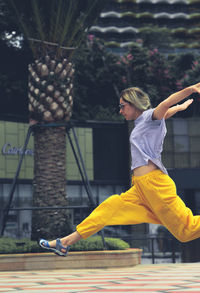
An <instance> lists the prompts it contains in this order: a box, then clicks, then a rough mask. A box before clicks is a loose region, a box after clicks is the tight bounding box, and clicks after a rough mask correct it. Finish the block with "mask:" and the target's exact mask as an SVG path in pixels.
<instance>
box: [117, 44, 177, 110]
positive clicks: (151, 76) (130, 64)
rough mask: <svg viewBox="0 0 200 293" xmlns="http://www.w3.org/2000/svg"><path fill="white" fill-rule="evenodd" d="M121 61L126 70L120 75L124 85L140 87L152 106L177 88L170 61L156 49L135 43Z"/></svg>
mask: <svg viewBox="0 0 200 293" xmlns="http://www.w3.org/2000/svg"><path fill="white" fill-rule="evenodd" d="M121 63H122V65H123V66H124V67H125V70H126V75H125V76H123V77H122V79H123V81H124V84H125V87H129V86H137V87H140V88H142V89H143V90H144V91H145V92H147V93H148V94H149V96H150V99H151V103H152V105H153V107H154V106H156V105H157V104H158V103H159V102H161V101H162V100H163V99H165V98H167V96H168V95H169V94H171V93H172V92H174V91H175V90H176V89H177V85H176V80H175V79H174V76H173V75H172V74H171V66H170V63H169V62H168V61H167V59H166V56H165V55H163V54H161V53H160V52H159V51H158V50H157V49H154V50H149V49H147V48H144V47H141V46H138V45H135V46H133V47H131V49H130V51H129V52H128V53H127V55H125V56H123V57H122V59H121Z"/></svg>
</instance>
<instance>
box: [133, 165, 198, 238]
mask: <svg viewBox="0 0 200 293" xmlns="http://www.w3.org/2000/svg"><path fill="white" fill-rule="evenodd" d="M135 184H136V186H137V189H138V190H139V194H140V196H141V197H143V199H144V201H145V203H146V204H147V205H148V206H149V208H150V209H151V210H152V211H153V213H154V214H155V215H156V217H157V218H158V219H159V220H160V222H161V223H162V225H164V226H165V227H166V228H167V229H168V230H169V231H170V232H171V233H172V234H173V235H174V236H175V237H176V238H177V239H178V240H179V241H181V242H187V241H191V240H193V239H196V238H199V237H200V216H193V214H192V211H191V210H190V209H189V208H187V207H186V206H185V204H184V202H183V201H182V200H181V198H180V197H179V196H178V195H177V193H176V186H175V184H174V182H173V180H172V179H171V178H170V177H169V176H168V175H166V174H164V173H162V172H161V171H159V170H157V171H155V172H151V173H149V174H146V175H144V176H140V177H138V178H137V177H136V179H135Z"/></svg>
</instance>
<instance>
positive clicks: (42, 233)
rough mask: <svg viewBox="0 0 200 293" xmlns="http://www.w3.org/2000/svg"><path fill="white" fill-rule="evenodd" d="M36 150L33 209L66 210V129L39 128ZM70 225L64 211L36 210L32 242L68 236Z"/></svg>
mask: <svg viewBox="0 0 200 293" xmlns="http://www.w3.org/2000/svg"><path fill="white" fill-rule="evenodd" d="M34 150H35V155H34V161H35V162H34V180H33V206H36V207H40V208H42V207H55V206H58V207H63V206H67V198H66V131H65V127H47V126H45V127H39V126H38V127H36V128H35V131H34ZM68 222H69V220H68V212H67V210H65V209H61V210H54V209H52V210H35V211H33V217H32V239H33V240H37V239H38V238H47V239H52V238H56V237H58V236H59V237H60V236H62V235H66V234H67V233H68V232H69V230H70V229H69V223H68Z"/></svg>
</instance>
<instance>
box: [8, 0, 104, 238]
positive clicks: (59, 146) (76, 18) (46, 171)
mask: <svg viewBox="0 0 200 293" xmlns="http://www.w3.org/2000/svg"><path fill="white" fill-rule="evenodd" d="M5 2H7V3H8V5H9V9H12V10H14V11H15V16H16V17H17V21H18V24H19V27H20V30H21V32H22V33H23V37H24V39H25V40H26V41H27V43H28V45H29V46H30V49H31V50H32V53H33V62H32V64H30V65H29V68H28V70H29V83H28V97H29V112H30V122H31V123H33V124H35V125H34V151H35V155H34V180H33V205H34V206H37V207H46V206H66V205H67V199H66V130H65V127H63V126H62V125H61V123H63V122H65V123H67V121H68V120H69V119H70V117H71V114H72V105H73V76H74V66H73V53H74V51H75V49H76V48H78V47H79V45H80V43H81V41H82V40H83V38H84V37H85V36H86V33H87V30H88V29H89V27H90V26H91V25H92V24H93V23H94V21H95V19H96V18H97V16H98V15H99V13H100V11H101V10H102V9H103V6H104V5H105V2H107V1H106V0H84V1H83V0H30V1H27V0H25V1H22V0H9V1H5ZM50 125H51V126H50ZM68 223H69V221H68V215H67V212H66V210H50V211H49V210H45V211H40V210H39V211H38V210H37V211H33V217H32V238H33V239H38V237H46V238H48V239H49V238H54V237H57V236H58V235H62V234H66V233H67V229H68V228H67V227H68Z"/></svg>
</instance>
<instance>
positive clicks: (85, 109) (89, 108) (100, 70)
mask: <svg viewBox="0 0 200 293" xmlns="http://www.w3.org/2000/svg"><path fill="white" fill-rule="evenodd" d="M89 38H90V40H88V41H87V42H85V43H84V44H83V45H82V46H81V48H80V49H79V50H77V51H76V53H75V55H74V62H75V68H76V70H75V80H74V87H75V91H74V96H75V99H74V113H73V118H75V119H80V118H81V119H99V120H102V119H104V118H105V119H107V117H108V118H109V120H110V119H111V117H112V119H113V120H116V119H120V118H119V115H118V101H119V97H118V93H117V92H116V90H115V86H116V85H117V88H118V90H119V91H121V90H122V89H123V88H124V84H123V82H122V79H121V76H122V75H123V74H125V72H124V68H123V67H122V66H119V64H118V61H119V56H117V55H115V54H112V53H110V52H108V51H107V50H106V48H105V46H104V44H103V43H102V42H100V41H99V40H96V39H93V36H89Z"/></svg>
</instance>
